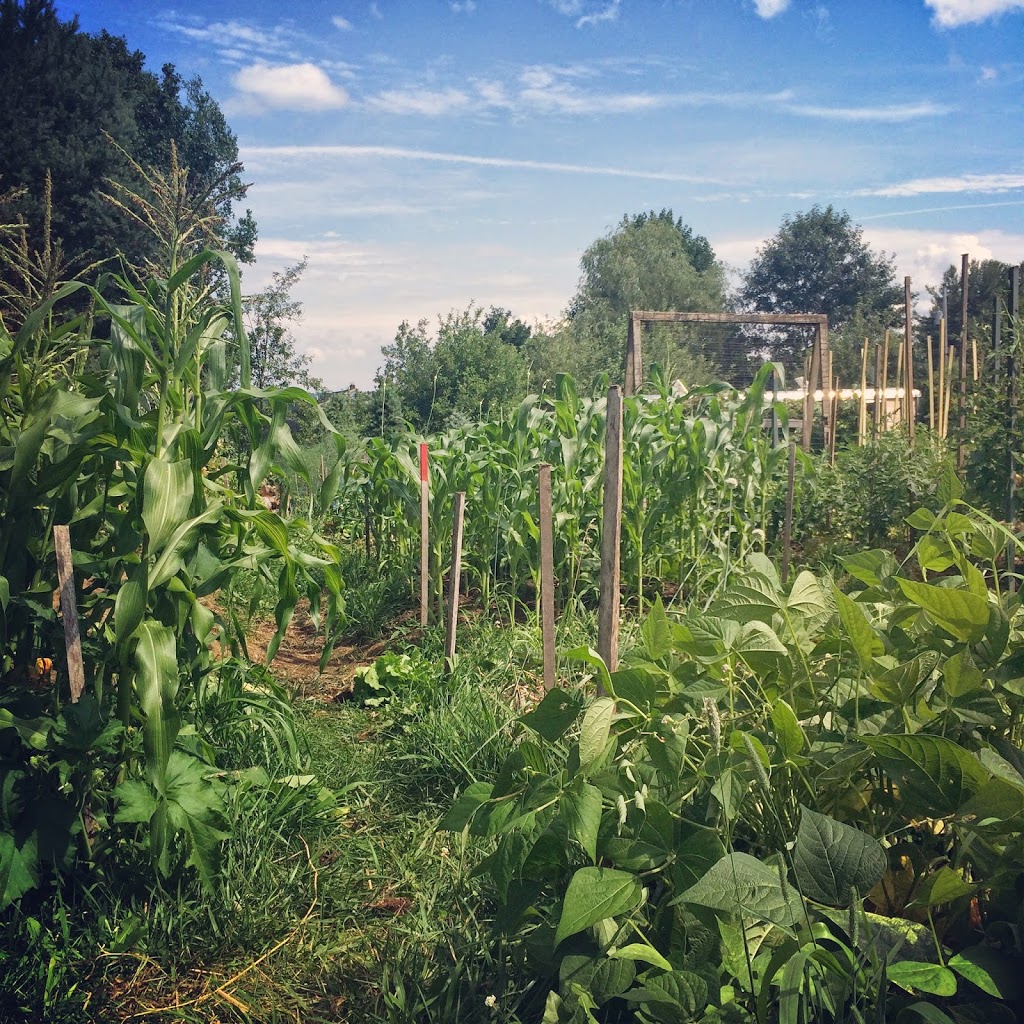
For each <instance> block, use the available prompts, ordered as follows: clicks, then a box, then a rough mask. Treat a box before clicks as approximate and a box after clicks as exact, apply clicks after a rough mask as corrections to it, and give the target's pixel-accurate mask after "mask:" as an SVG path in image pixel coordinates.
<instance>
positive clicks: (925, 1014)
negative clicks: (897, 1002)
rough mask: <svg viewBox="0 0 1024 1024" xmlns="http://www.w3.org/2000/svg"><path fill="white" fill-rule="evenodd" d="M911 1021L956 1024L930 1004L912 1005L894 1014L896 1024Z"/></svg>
mask: <svg viewBox="0 0 1024 1024" xmlns="http://www.w3.org/2000/svg"><path fill="white" fill-rule="evenodd" d="M911 1020H923V1021H924V1022H925V1024H957V1022H956V1021H955V1020H953V1018H952V1017H950V1016H949V1015H948V1014H945V1013H943V1012H942V1011H941V1010H940V1009H939V1008H938V1007H937V1006H933V1005H932V1004H931V1003H912V1004H911V1005H910V1006H905V1007H903V1009H902V1010H900V1012H899V1013H898V1014H896V1024H910V1021H911ZM986 1024H987V1022H986Z"/></svg>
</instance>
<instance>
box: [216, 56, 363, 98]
mask: <svg viewBox="0 0 1024 1024" xmlns="http://www.w3.org/2000/svg"><path fill="white" fill-rule="evenodd" d="M233 82H234V85H235V87H236V88H237V89H238V90H239V91H240V92H241V93H242V94H243V95H244V96H245V97H246V98H248V99H251V100H255V101H256V102H257V103H259V104H260V105H262V106H264V107H270V108H273V109H275V110H333V109H336V108H338V107H343V106H345V104H346V103H348V94H347V93H346V92H345V90H344V89H342V88H341V87H340V86H337V85H335V84H334V83H333V82H332V81H331V80H330V78H328V77H327V75H326V74H325V73H324V72H323V71H322V70H321V69H320V68H318V67H317V66H316V65H315V64H283V65H279V66H277V67H273V66H271V65H269V64H262V63H261V64H254V65H252V66H251V67H247V68H242V70H241V71H239V72H238V73H237V74H236V75H235V76H234V79H233Z"/></svg>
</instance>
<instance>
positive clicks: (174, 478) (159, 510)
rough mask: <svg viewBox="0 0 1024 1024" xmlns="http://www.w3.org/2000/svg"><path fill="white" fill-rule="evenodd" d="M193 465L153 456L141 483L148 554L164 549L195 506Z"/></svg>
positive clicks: (184, 461) (183, 461) (154, 553)
mask: <svg viewBox="0 0 1024 1024" xmlns="http://www.w3.org/2000/svg"><path fill="white" fill-rule="evenodd" d="M192 496H193V491H192V466H191V464H190V463H189V462H188V461H186V460H182V461H180V462H167V461H166V460H165V459H161V458H153V459H150V461H149V465H147V466H146V472H145V475H144V477H143V483H142V521H143V522H144V523H145V524H146V533H147V535H148V539H149V553H150V554H151V555H156V554H158V553H159V552H160V551H162V550H163V548H164V545H165V544H166V543H167V541H168V540H169V539H170V537H171V534H173V533H174V531H175V530H176V529H177V528H178V527H179V526H180V525H181V523H182V522H183V521H184V519H185V517H186V516H187V515H188V513H189V509H190V508H191V506H192Z"/></svg>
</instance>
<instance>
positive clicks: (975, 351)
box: [971, 338, 981, 383]
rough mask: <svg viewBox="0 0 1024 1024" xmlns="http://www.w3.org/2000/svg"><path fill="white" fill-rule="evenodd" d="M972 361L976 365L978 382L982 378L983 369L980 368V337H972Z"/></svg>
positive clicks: (976, 379) (975, 374)
mask: <svg viewBox="0 0 1024 1024" xmlns="http://www.w3.org/2000/svg"><path fill="white" fill-rule="evenodd" d="M971 363H972V364H973V367H974V374H973V376H974V381H975V383H977V382H978V381H979V380H981V371H980V370H979V369H978V339H977V338H971Z"/></svg>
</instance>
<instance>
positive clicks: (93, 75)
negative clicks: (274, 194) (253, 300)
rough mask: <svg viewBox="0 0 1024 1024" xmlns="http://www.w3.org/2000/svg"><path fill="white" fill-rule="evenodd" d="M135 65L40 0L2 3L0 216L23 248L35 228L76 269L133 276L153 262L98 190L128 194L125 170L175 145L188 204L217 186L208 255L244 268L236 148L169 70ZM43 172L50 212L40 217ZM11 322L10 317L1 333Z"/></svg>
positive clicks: (195, 92) (34, 239)
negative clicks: (6, 203)
mask: <svg viewBox="0 0 1024 1024" xmlns="http://www.w3.org/2000/svg"><path fill="white" fill-rule="evenodd" d="M144 64H145V58H144V55H143V54H142V53H140V52H138V51H132V50H130V49H129V48H128V46H127V44H126V42H125V40H124V39H121V38H118V37H115V36H111V35H109V34H108V33H107V32H100V33H99V34H98V35H89V34H87V33H84V32H82V31H81V30H80V29H79V27H78V20H77V18H74V19H72V20H70V21H66V22H65V21H61V20H60V19H59V17H58V14H57V11H56V10H55V7H54V5H53V3H52V0H4V2H3V4H2V5H0V89H2V91H3V95H4V97H5V102H4V104H3V108H2V112H0V135H2V136H3V139H4V146H3V151H2V153H0V177H2V185H3V188H4V189H18V190H23V191H20V192H19V193H18V194H17V196H16V197H15V200H14V202H13V204H12V207H13V208H12V209H11V210H9V212H8V214H7V216H8V218H10V219H11V220H16V219H18V218H20V219H21V220H22V221H23V222H24V224H25V225H30V226H31V228H30V229H28V228H26V230H27V231H28V234H29V237H27V238H26V242H25V244H26V248H27V249H31V250H39V251H42V250H43V248H44V239H43V237H42V236H43V234H44V222H45V223H46V224H47V225H49V227H48V228H47V230H46V232H45V233H46V234H52V238H53V239H54V240H55V241H56V240H58V239H59V240H60V244H61V247H62V250H63V254H64V256H65V257H66V258H67V260H68V261H70V262H72V263H73V264H74V265H75V266H76V267H77V269H78V272H83V271H84V269H85V266H86V264H89V263H92V262H93V261H95V260H97V259H100V258H101V257H105V256H115V255H117V254H119V253H120V254H123V256H124V257H125V259H126V260H127V261H128V263H129V265H131V266H133V267H142V266H143V265H145V264H146V262H147V261H150V260H152V259H153V258H154V256H155V247H154V243H153V239H152V238H150V237H148V236H147V233H146V231H145V230H144V229H143V228H142V226H141V225H139V224H137V223H133V222H131V221H129V220H125V219H124V218H122V217H120V215H119V214H118V213H117V211H116V210H115V209H114V208H112V207H111V205H110V204H109V203H108V202H107V201H106V200H105V199H104V198H103V192H105V191H106V190H107V189H108V182H109V181H110V180H114V181H119V182H122V183H124V184H126V185H127V186H128V187H129V188H132V189H135V190H137V189H139V188H140V187H141V185H142V182H141V180H140V178H139V177H138V175H137V172H136V167H134V166H133V161H134V163H135V164H136V165H139V164H145V165H152V164H158V165H162V164H165V163H166V162H167V161H168V160H169V158H170V146H171V144H172V142H175V143H176V144H177V149H178V153H179V157H180V159H181V160H182V162H183V163H184V164H185V165H186V166H188V167H190V168H191V169H192V187H193V189H194V191H195V193H196V194H197V195H205V194H207V193H209V192H210V190H211V189H212V187H213V186H214V184H215V183H218V182H221V183H223V184H224V186H225V188H224V189H223V191H221V192H220V193H219V195H218V197H217V198H216V199H214V200H213V205H214V206H215V210H214V212H215V213H216V215H217V217H218V219H219V222H220V223H219V225H218V236H219V243H218V247H225V246H227V247H228V248H230V249H232V250H233V251H234V252H235V253H236V255H237V256H238V257H239V258H242V259H250V260H251V258H252V252H251V250H252V240H253V237H254V234H255V227H254V225H253V224H252V221H251V218H248V217H247V218H245V219H244V220H243V221H242V222H240V223H239V224H237V225H235V226H232V225H231V223H230V222H231V207H232V203H233V202H234V201H236V200H238V199H240V198H242V197H243V196H244V195H245V186H244V184H243V183H242V180H241V178H240V177H239V173H240V170H241V167H240V165H238V164H237V163H236V161H237V158H238V145H237V142H236V140H235V137H234V135H233V134H232V133H231V131H230V129H229V128H228V126H227V123H226V122H225V120H224V117H223V115H222V113H221V111H220V110H219V108H218V107H217V105H216V103H215V102H214V101H213V100H212V99H211V98H210V96H209V95H208V94H207V93H206V92H205V90H204V89H203V87H202V83H201V82H200V81H199V80H198V79H194V80H192V81H190V82H183V81H182V79H181V77H180V76H179V75H178V74H177V72H176V71H175V69H174V67H173V66H172V65H169V64H168V65H165V67H164V68H163V72H162V75H161V76H160V77H158V76H156V75H154V74H152V73H150V72H148V71H146V70H145V67H144ZM105 136H108V137H109V138H110V139H112V140H113V141H114V142H115V143H116V146H111V145H109V144H108V142H107V141H106V138H105ZM48 174H49V175H50V176H51V177H52V183H53V184H52V209H51V210H50V211H48V212H45V211H44V206H45V205H46V203H47V202H48V200H47V198H46V193H47V191H48V187H47V185H46V178H47V175H48ZM12 213H13V214H16V215H17V216H16V217H12V216H11V215H12ZM44 213H45V215H44ZM5 276H6V272H5ZM44 297H46V296H44ZM2 312H3V314H4V315H5V316H8V315H9V313H10V311H9V310H8V309H3V310H2ZM19 325H20V319H15V320H14V321H12V322H11V324H10V326H11V327H12V329H13V328H16V327H17V326H19Z"/></svg>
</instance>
